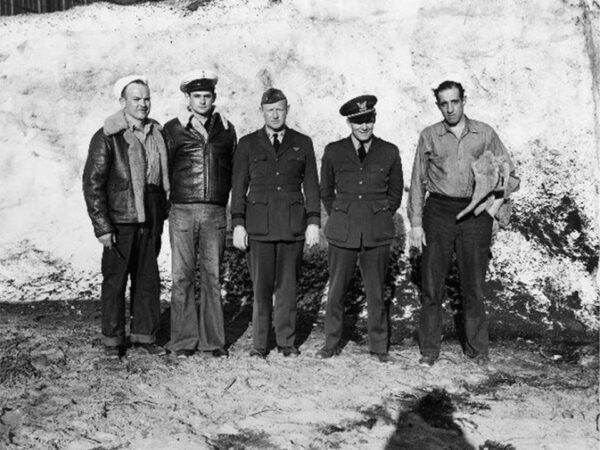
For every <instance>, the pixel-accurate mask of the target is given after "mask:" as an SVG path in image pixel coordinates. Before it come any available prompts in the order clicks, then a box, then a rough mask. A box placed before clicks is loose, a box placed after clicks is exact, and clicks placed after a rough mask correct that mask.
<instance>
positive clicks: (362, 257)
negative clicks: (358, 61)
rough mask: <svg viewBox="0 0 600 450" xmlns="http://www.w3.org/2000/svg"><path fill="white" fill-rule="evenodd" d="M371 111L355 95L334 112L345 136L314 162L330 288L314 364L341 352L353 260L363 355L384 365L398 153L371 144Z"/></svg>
mask: <svg viewBox="0 0 600 450" xmlns="http://www.w3.org/2000/svg"><path fill="white" fill-rule="evenodd" d="M376 103H377V98H376V97H375V96H373V95H363V96H360V97H357V98H354V99H352V100H349V101H348V102H346V103H345V104H344V105H343V106H342V107H341V108H340V114H341V115H342V116H345V117H346V118H347V122H348V126H349V127H350V130H351V134H350V136H348V137H346V138H344V139H341V140H339V141H336V142H332V143H330V144H328V145H327V147H325V151H324V153H323V159H322V160H321V198H322V201H323V206H325V210H326V211H327V214H328V215H329V220H328V221H327V225H326V226H325V236H326V237H327V241H328V242H329V249H328V263H329V277H330V281H329V293H328V296H327V311H326V315H325V346H324V347H323V348H322V349H321V350H319V351H318V352H317V354H316V356H317V357H318V358H330V357H332V356H335V355H337V354H339V353H340V352H341V347H340V339H341V337H342V329H343V319H344V297H345V295H346V292H347V291H348V288H349V287H350V283H351V282H352V276H353V274H354V268H355V266H356V262H357V260H358V265H359V267H360V270H361V273H362V277H363V282H364V287H365V293H366V297H367V312H368V330H369V349H370V352H371V354H372V355H373V356H374V357H376V358H377V359H378V360H379V361H381V362H388V361H389V360H390V358H389V355H388V333H389V332H388V315H387V307H386V304H385V300H384V298H383V283H384V280H385V274H386V271H387V267H388V261H389V256H390V244H391V243H392V239H393V238H394V221H393V216H394V213H395V212H396V210H397V209H398V207H399V206H400V202H401V200H402V190H403V187H404V181H403V177H402V163H401V161H400V154H399V151H398V147H396V146H395V145H394V144H391V143H389V142H386V141H384V140H382V139H379V138H378V137H376V136H373V128H374V126H375V116H376V112H375V104H376Z"/></svg>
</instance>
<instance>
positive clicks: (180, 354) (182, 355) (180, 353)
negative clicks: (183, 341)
mask: <svg viewBox="0 0 600 450" xmlns="http://www.w3.org/2000/svg"><path fill="white" fill-rule="evenodd" d="M193 354H194V350H189V349H187V348H184V349H181V350H175V356H176V357H177V359H187V358H189V357H190V356H192V355H193Z"/></svg>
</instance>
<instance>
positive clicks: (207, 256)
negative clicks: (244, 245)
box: [165, 70, 237, 358]
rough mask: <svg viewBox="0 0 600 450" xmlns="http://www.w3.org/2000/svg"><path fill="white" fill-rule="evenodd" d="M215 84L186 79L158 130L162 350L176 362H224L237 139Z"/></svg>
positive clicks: (197, 76)
mask: <svg viewBox="0 0 600 450" xmlns="http://www.w3.org/2000/svg"><path fill="white" fill-rule="evenodd" d="M217 80H218V78H217V75H216V74H214V73H213V72H210V71H206V70H199V71H196V72H192V73H190V74H187V75H185V76H184V77H183V80H182V81H181V83H180V86H179V87H180V90H181V91H182V92H183V94H184V97H185V102H186V107H185V109H184V110H183V111H182V112H181V113H180V114H179V116H178V117H176V118H174V119H172V120H170V121H169V122H167V123H166V124H165V136H166V138H167V149H168V154H169V168H170V172H169V178H170V180H171V212H170V216H169V234H170V238H171V250H172V274H173V289H172V293H171V340H170V342H169V344H168V349H169V350H170V351H171V352H173V353H175V354H176V355H177V357H178V358H185V357H188V356H190V355H192V354H193V353H194V352H195V351H197V350H198V351H203V352H211V353H212V355H213V356H216V357H220V356H227V355H228V352H227V350H226V348H225V345H226V343H225V324H224V321H223V306H222V302H221V284H220V281H219V271H220V265H221V260H222V257H223V250H224V248H225V233H226V217H225V207H226V205H227V201H228V199H229V192H230V190H231V170H232V158H233V152H234V149H235V146H236V141H237V138H236V134H235V130H234V128H233V125H232V124H231V123H230V122H229V121H227V119H225V118H224V117H223V115H222V114H221V113H220V112H218V111H217V110H216V107H215V100H216V98H217V94H216V93H215V85H216V84H217ZM197 267H198V268H199V277H198V278H199V292H196V290H195V283H194V280H195V278H196V277H195V275H196V268H197Z"/></svg>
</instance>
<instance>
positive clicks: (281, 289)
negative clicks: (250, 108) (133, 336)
mask: <svg viewBox="0 0 600 450" xmlns="http://www.w3.org/2000/svg"><path fill="white" fill-rule="evenodd" d="M288 109H289V106H288V104H287V99H286V97H285V95H284V94H283V92H281V91H280V90H279V89H274V88H271V89H268V90H267V91H266V92H265V93H264V94H263V96H262V99H261V111H262V113H263V116H264V121H265V126H264V127H263V128H261V129H259V130H257V131H255V132H253V133H250V134H248V135H246V136H244V137H243V138H241V139H240V142H239V145H238V148H237V150H236V153H235V155H234V160H233V188H232V197H231V217H232V225H233V227H234V230H233V244H234V246H235V247H237V248H238V249H240V250H246V249H247V250H248V265H249V268H250V275H251V278H252V282H253V285H254V310H253V316H252V329H253V350H252V351H251V352H250V354H251V356H257V357H263V358H264V357H265V356H266V355H267V352H268V350H269V349H268V337H269V331H270V329H271V312H272V310H273V297H275V301H274V311H273V312H274V314H273V326H274V328H275V337H276V341H277V347H278V350H279V351H280V352H281V353H283V356H296V355H298V354H299V351H298V349H297V348H296V347H295V344H294V339H295V336H296V279H297V276H298V270H299V267H300V263H301V258H302V247H303V245H304V241H305V239H306V244H307V245H308V246H312V245H315V244H316V243H318V241H319V224H320V207H319V184H318V179H317V168H316V162H315V154H314V150H313V144H312V141H311V139H310V138H309V137H308V136H305V135H303V134H301V133H299V132H297V131H295V130H293V129H291V128H288V127H287V126H286V124H285V120H286V116H287V113H288Z"/></svg>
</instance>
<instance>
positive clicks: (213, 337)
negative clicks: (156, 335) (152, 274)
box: [167, 203, 226, 352]
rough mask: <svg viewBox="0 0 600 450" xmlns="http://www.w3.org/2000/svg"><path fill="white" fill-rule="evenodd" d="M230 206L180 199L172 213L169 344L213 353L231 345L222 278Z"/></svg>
mask: <svg viewBox="0 0 600 450" xmlns="http://www.w3.org/2000/svg"><path fill="white" fill-rule="evenodd" d="M225 233H226V219H225V207H224V206H220V205H213V204H208V203H175V204H173V205H172V207H171V213H170V215H169V237H170V239H171V252H172V256H171V263H172V277H173V288H172V291H171V339H170V341H169V344H168V345H167V347H168V348H169V350H171V351H173V352H175V351H178V350H196V349H197V350H200V351H209V350H216V349H218V348H224V347H225V324H224V319H223V303H222V301H221V282H220V280H219V274H220V268H221V262H222V260H223V252H224V250H225ZM197 266H198V277H199V280H198V281H199V285H198V289H199V292H196V283H195V278H196V267H197Z"/></svg>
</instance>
